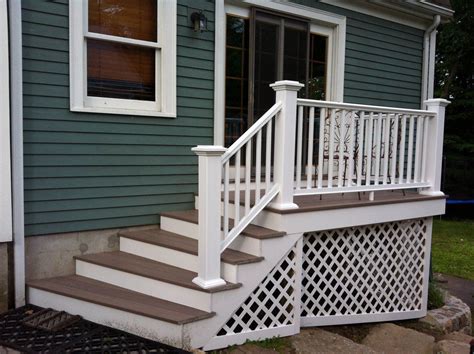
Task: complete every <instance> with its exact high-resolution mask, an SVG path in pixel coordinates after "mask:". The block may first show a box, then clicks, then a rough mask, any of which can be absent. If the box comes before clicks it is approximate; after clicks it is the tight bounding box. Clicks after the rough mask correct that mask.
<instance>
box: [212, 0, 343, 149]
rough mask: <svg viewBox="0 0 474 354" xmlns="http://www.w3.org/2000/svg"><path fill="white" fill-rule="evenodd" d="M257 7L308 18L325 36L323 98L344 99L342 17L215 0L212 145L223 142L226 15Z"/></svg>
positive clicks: (285, 5)
mask: <svg viewBox="0 0 474 354" xmlns="http://www.w3.org/2000/svg"><path fill="white" fill-rule="evenodd" d="M250 6H258V7H261V8H266V9H270V10H273V11H277V12H281V13H283V14H290V15H297V16H301V17H304V18H307V19H309V20H310V21H311V29H310V31H311V33H317V34H321V35H323V36H326V37H328V58H327V68H326V75H327V78H328V80H327V83H326V85H327V86H326V92H327V93H328V95H327V99H328V100H331V101H338V102H342V101H343V98H344V62H345V51H346V18H345V16H340V15H336V14H332V13H329V12H326V11H322V10H318V9H314V8H310V7H307V6H303V5H299V4H294V3H289V2H286V1H281V0H280V1H279V0H272V1H268V0H244V1H243V2H242V3H239V6H237V5H236V3H235V2H233V3H229V4H227V3H226V1H225V0H216V16H215V18H216V24H215V25H216V32H215V63H214V144H215V145H222V146H223V145H224V125H225V59H226V58H225V45H226V15H227V14H230V15H236V16H240V17H249V7H250Z"/></svg>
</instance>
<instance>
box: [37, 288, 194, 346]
mask: <svg viewBox="0 0 474 354" xmlns="http://www.w3.org/2000/svg"><path fill="white" fill-rule="evenodd" d="M28 302H29V303H30V304H33V305H37V306H41V307H45V308H54V309H56V310H62V311H66V312H69V313H71V314H74V315H80V316H82V317H84V318H85V319H86V320H89V321H92V322H95V323H99V324H102V325H105V326H109V327H113V328H118V329H121V330H123V331H125V332H129V333H133V334H136V335H138V336H142V337H145V338H148V339H151V340H156V341H160V342H162V343H166V344H170V345H173V346H177V347H189V343H186V342H183V339H184V340H186V338H183V337H182V333H183V327H184V326H186V325H178V324H173V323H169V322H165V321H161V320H157V319H153V318H150V317H146V316H141V315H136V314H133V313H129V312H125V311H122V310H117V309H114V308H111V307H107V306H102V305H97V304H94V303H90V302H87V301H82V300H78V299H74V298H70V297H67V296H62V295H58V294H55V293H51V292H48V291H44V290H40V289H35V288H29V289H28Z"/></svg>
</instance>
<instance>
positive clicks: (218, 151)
mask: <svg viewBox="0 0 474 354" xmlns="http://www.w3.org/2000/svg"><path fill="white" fill-rule="evenodd" d="M226 150H227V149H226V148H224V147H222V146H203V145H200V146H197V147H195V148H193V149H192V151H194V153H195V154H196V155H197V156H198V158H199V169H198V173H199V205H198V208H199V228H198V230H199V232H198V240H199V241H198V258H199V260H198V276H197V277H196V278H194V279H193V282H194V283H196V284H197V285H199V286H200V287H202V288H204V289H207V288H213V287H216V286H220V285H224V284H225V281H224V280H223V279H222V278H221V276H220V274H221V213H220V205H221V184H222V162H221V159H222V154H224V152H225V151H226Z"/></svg>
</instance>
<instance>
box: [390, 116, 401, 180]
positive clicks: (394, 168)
mask: <svg viewBox="0 0 474 354" xmlns="http://www.w3.org/2000/svg"><path fill="white" fill-rule="evenodd" d="M399 120H400V115H399V114H395V117H394V127H393V137H392V140H393V144H392V147H393V148H392V158H391V161H390V184H395V183H396V180H395V173H396V171H397V150H398V146H397V144H398V121H399ZM389 153H390V152H389Z"/></svg>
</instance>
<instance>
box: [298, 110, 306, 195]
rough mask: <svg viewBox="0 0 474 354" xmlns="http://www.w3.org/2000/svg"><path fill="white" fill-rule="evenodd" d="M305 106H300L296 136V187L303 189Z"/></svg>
mask: <svg viewBox="0 0 474 354" xmlns="http://www.w3.org/2000/svg"><path fill="white" fill-rule="evenodd" d="M303 109H304V107H303V106H299V107H298V122H297V124H298V127H297V128H298V130H297V136H296V144H297V146H296V189H301V165H302V163H303V161H302V154H303Z"/></svg>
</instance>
